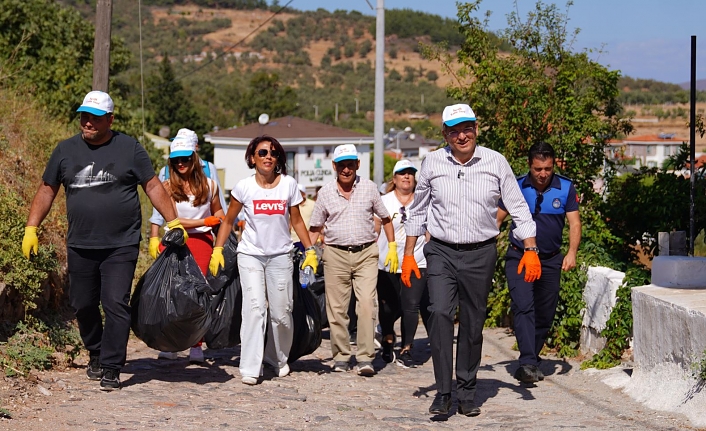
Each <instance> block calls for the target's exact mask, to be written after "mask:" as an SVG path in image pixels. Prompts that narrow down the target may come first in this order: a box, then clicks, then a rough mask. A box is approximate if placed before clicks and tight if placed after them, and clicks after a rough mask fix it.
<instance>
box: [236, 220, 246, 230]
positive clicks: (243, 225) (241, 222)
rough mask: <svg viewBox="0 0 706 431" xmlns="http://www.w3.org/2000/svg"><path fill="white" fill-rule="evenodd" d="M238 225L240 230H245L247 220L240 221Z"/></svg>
mask: <svg viewBox="0 0 706 431" xmlns="http://www.w3.org/2000/svg"><path fill="white" fill-rule="evenodd" d="M237 225H238V228H239V229H240V230H245V220H240V221H238V223H237Z"/></svg>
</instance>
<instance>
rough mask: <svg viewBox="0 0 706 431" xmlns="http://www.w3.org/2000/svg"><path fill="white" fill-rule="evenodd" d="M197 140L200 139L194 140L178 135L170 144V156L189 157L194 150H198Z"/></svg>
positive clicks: (171, 157)
mask: <svg viewBox="0 0 706 431" xmlns="http://www.w3.org/2000/svg"><path fill="white" fill-rule="evenodd" d="M182 130H185V129H182ZM180 132H181V130H180ZM196 142H198V140H197V141H194V140H193V139H191V138H189V137H186V136H179V135H177V136H176V137H175V138H174V139H173V140H172V144H171V145H170V146H169V158H170V159H173V158H175V157H189V156H190V155H192V154H194V151H196Z"/></svg>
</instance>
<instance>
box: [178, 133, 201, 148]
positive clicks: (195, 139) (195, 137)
mask: <svg viewBox="0 0 706 431" xmlns="http://www.w3.org/2000/svg"><path fill="white" fill-rule="evenodd" d="M177 138H180V139H186V140H187V141H189V142H192V143H193V144H194V146H196V145H198V144H199V135H197V134H196V132H194V131H193V130H191V129H179V131H178V132H177V134H176V136H175V137H173V138H172V141H173V140H175V139H177Z"/></svg>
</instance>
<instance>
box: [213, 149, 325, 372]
mask: <svg viewBox="0 0 706 431" xmlns="http://www.w3.org/2000/svg"><path fill="white" fill-rule="evenodd" d="M245 161H246V163H247V164H248V167H249V168H251V169H253V168H254V169H255V174H254V175H252V176H249V177H247V178H244V179H242V180H240V181H239V182H238V183H237V184H236V185H235V187H234V188H233V190H232V191H231V200H230V204H229V206H228V215H227V216H226V219H225V221H224V222H223V226H221V229H220V230H219V231H218V238H216V247H214V249H213V255H212V256H211V263H210V264H209V269H210V271H211V274H213V275H217V274H218V271H219V270H220V269H221V268H222V267H223V265H224V259H223V244H225V242H226V239H227V238H228V235H229V234H230V231H231V228H232V227H233V223H234V222H235V217H236V215H238V214H239V213H240V211H241V210H242V211H243V218H244V220H245V229H244V230H243V235H242V238H241V241H240V242H239V243H238V250H237V253H238V269H239V270H240V284H241V286H242V292H243V308H242V310H241V311H242V317H243V320H242V324H241V326H240V340H241V342H240V346H241V347H240V366H239V368H240V375H241V377H242V380H241V381H242V382H243V383H244V384H246V385H255V384H257V382H258V378H259V377H260V375H261V370H262V364H263V361H264V362H266V363H268V364H270V365H272V366H273V367H274V368H275V373H276V375H277V376H278V377H284V376H286V375H287V374H289V365H288V364H287V362H288V358H289V350H290V348H291V347H292V340H293V337H294V326H293V320H292V309H293V299H292V295H293V293H294V292H293V291H292V290H293V288H294V282H293V277H292V275H293V272H294V267H293V262H292V258H291V256H290V254H289V252H290V250H291V249H292V244H293V243H292V237H291V236H290V233H289V226H290V223H291V225H292V226H293V227H294V230H295V231H296V232H297V234H298V235H299V238H300V239H301V241H302V243H303V244H304V247H305V250H306V258H305V259H304V262H303V263H302V265H301V267H302V268H303V267H305V266H311V267H312V269H313V270H314V272H316V267H317V264H318V262H317V258H316V251H314V248H313V247H312V246H311V241H310V240H309V235H308V234H307V231H306V227H305V226H304V221H303V220H302V217H301V214H300V212H299V204H300V203H301V201H302V195H301V192H300V191H299V189H298V188H297V181H296V180H295V179H294V178H292V177H290V176H289V175H287V158H286V155H285V153H284V149H283V148H282V145H281V144H280V143H279V142H278V141H277V139H275V138H273V137H270V136H267V135H263V136H258V137H257V138H255V139H253V140H252V141H250V144H248V147H247V149H246V150H245ZM268 320H269V325H268ZM265 333H267V346H265Z"/></svg>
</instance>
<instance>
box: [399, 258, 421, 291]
mask: <svg viewBox="0 0 706 431" xmlns="http://www.w3.org/2000/svg"><path fill="white" fill-rule="evenodd" d="M412 272H414V275H416V276H417V278H422V274H421V273H420V272H419V267H418V266H417V261H416V260H415V259H414V256H411V255H409V256H405V257H404V258H403V259H402V276H401V277H400V278H402V284H404V285H405V286H407V287H412Z"/></svg>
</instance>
